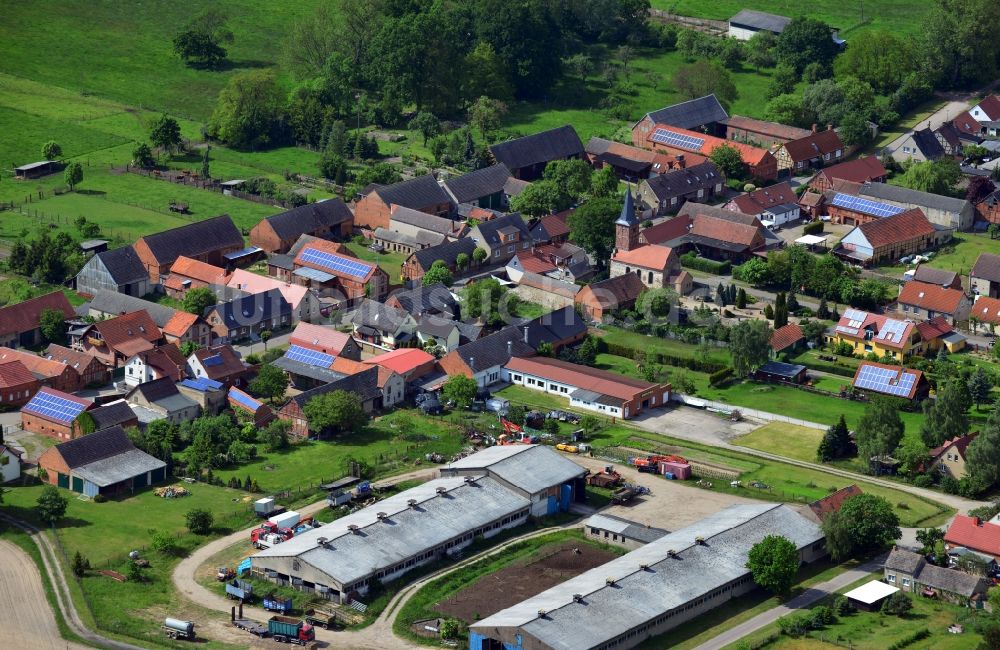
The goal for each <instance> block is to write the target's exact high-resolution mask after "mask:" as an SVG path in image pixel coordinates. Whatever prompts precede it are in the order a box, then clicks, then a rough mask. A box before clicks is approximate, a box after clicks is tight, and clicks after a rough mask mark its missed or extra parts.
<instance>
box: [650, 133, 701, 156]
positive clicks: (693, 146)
mask: <svg viewBox="0 0 1000 650" xmlns="http://www.w3.org/2000/svg"><path fill="white" fill-rule="evenodd" d="M652 140H653V142H659V143H660V144H665V145H667V146H668V147H677V148H679V149H688V150H691V151H700V150H701V148H702V147H703V146H704V145H705V138H696V137H694V136H690V135H685V134H683V133H674V132H673V131H667V130H666V129H656V131H654V132H653V137H652Z"/></svg>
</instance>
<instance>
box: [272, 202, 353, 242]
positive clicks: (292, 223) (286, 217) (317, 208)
mask: <svg viewBox="0 0 1000 650" xmlns="http://www.w3.org/2000/svg"><path fill="white" fill-rule="evenodd" d="M353 218H354V215H352V214H351V210H350V209H349V208H348V207H347V205H346V204H345V203H344V202H343V201H341V200H340V199H328V200H326V201H319V202H317V203H307V204H306V205H300V206H299V207H297V208H292V209H291V210H288V211H286V212H282V213H281V214H276V215H274V216H271V217H267V219H265V221H267V222H268V223H269V224H270V225H271V228H273V229H274V232H275V233H276V234H277V235H278V237H280V238H281V239H292V238H295V237H298V236H299V235H301V234H303V233H308V232H314V231H316V230H318V229H320V228H324V227H332V226H336V225H338V224H341V223H344V222H345V221H350V220H352V219H353Z"/></svg>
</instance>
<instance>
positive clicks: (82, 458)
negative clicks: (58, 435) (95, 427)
mask: <svg viewBox="0 0 1000 650" xmlns="http://www.w3.org/2000/svg"><path fill="white" fill-rule="evenodd" d="M56 449H57V450H58V451H59V455H60V456H62V459H63V460H64V461H65V462H66V466H67V467H69V468H70V469H76V468H77V467H82V466H84V465H87V464H90V463H93V462H96V461H98V460H103V459H105V458H111V457H112V456H117V455H118V454H124V453H125V452H127V451H129V450H131V449H135V445H133V444H132V441H131V440H129V439H128V436H127V435H125V430H124V429H122V428H121V427H117V426H116V427H111V428H110V429H104V430H103V431H95V432H94V433H90V434H88V435H85V436H81V437H79V438H77V439H75V440H68V441H66V442H62V443H59V444H58V445H56Z"/></svg>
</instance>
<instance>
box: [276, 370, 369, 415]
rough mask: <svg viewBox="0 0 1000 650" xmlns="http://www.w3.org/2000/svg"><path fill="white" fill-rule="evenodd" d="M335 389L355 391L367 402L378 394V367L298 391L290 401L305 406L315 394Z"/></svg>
mask: <svg viewBox="0 0 1000 650" xmlns="http://www.w3.org/2000/svg"><path fill="white" fill-rule="evenodd" d="M335 390H344V391H347V392H349V393H357V395H358V397H359V398H361V401H362V402H368V401H371V400H373V399H375V398H376V397H378V396H379V388H378V367H377V366H374V365H373V366H372V367H371V368H367V369H365V370H362V371H361V372H359V373H357V374H354V375H346V376H344V377H341V378H340V379H337V380H334V381H331V382H330V383H329V384H324V385H323V386H317V387H316V388H313V389H312V390H307V391H305V392H302V393H299V394H298V395H296V396H295V397H293V398H292V401H293V402H295V403H296V404H298V405H299V407H300V408H301V407H303V406H305V404H306V402H308V401H309V400H311V399H312V398H314V397H316V396H317V395H325V394H326V393H332V392H333V391H335Z"/></svg>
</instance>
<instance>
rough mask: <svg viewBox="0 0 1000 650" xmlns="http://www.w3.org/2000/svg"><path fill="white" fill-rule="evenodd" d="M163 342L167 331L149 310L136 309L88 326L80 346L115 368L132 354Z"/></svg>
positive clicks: (82, 335) (81, 337)
mask: <svg viewBox="0 0 1000 650" xmlns="http://www.w3.org/2000/svg"><path fill="white" fill-rule="evenodd" d="M161 341H163V333H162V332H161V331H160V328H159V327H157V326H156V323H154V322H153V319H152V318H151V317H150V315H149V314H148V313H146V312H145V311H134V312H132V313H130V314H125V315H123V316H119V317H117V318H111V319H109V320H105V321H100V322H97V323H94V324H93V325H90V326H88V327H87V328H86V329H85V330H84V331H83V333H82V334H81V336H80V346H81V347H82V349H83V351H84V352H86V353H87V354H90V355H93V356H95V357H97V358H98V359H99V360H100V361H101V362H102V363H104V364H105V365H107V366H110V367H112V368H116V367H118V366H120V365H123V364H124V363H125V362H126V361H127V360H128V359H130V358H131V357H132V356H134V355H136V354H138V353H140V352H146V351H149V350H152V349H153V348H154V347H156V344H158V343H160V342H161Z"/></svg>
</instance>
